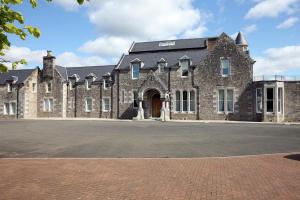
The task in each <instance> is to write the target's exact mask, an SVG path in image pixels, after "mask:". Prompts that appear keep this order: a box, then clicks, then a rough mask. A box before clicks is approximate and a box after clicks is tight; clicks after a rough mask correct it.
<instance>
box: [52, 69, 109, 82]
mask: <svg viewBox="0 0 300 200" xmlns="http://www.w3.org/2000/svg"><path fill="white" fill-rule="evenodd" d="M114 68H115V65H105V66H86V67H61V66H56V69H57V70H58V72H59V73H60V74H61V76H62V77H63V78H64V79H65V80H68V78H69V77H71V76H72V75H74V74H77V75H78V76H79V80H78V82H84V81H85V78H86V77H87V76H88V75H89V74H91V73H93V74H94V75H95V76H96V77H97V78H96V80H95V81H101V80H102V78H103V76H105V75H107V73H110V74H112V72H113V69H114Z"/></svg>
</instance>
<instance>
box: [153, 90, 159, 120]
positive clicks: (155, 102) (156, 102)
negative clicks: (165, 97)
mask: <svg viewBox="0 0 300 200" xmlns="http://www.w3.org/2000/svg"><path fill="white" fill-rule="evenodd" d="M160 109H161V100H160V96H159V94H155V95H153V97H152V117H155V118H158V117H160Z"/></svg>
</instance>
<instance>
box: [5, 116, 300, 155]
mask: <svg viewBox="0 0 300 200" xmlns="http://www.w3.org/2000/svg"><path fill="white" fill-rule="evenodd" d="M289 152H300V126H299V125H270V124H221V123H220V124H216V123H209V124H204V123H175V122H168V123H161V122H127V121H126V122H102V121H44V120H43V121H35V120H20V121H0V158H48V157H50V158H53V157H55V158H191V157H209V156H237V155H256V154H269V153H289Z"/></svg>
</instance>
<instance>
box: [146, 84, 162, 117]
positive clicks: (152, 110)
mask: <svg viewBox="0 0 300 200" xmlns="http://www.w3.org/2000/svg"><path fill="white" fill-rule="evenodd" d="M161 107H162V101H161V97H160V93H159V91H158V90H156V89H149V90H147V91H146V92H145V93H144V95H143V109H144V113H145V118H146V119H149V118H159V117H160V114H161Z"/></svg>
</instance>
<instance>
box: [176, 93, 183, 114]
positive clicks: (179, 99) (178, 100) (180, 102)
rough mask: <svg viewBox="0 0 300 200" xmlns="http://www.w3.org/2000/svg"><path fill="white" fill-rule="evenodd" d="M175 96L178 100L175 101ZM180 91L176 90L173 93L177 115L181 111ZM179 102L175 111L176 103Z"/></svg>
mask: <svg viewBox="0 0 300 200" xmlns="http://www.w3.org/2000/svg"><path fill="white" fill-rule="evenodd" d="M177 94H179V100H178V99H177ZM181 96H182V95H181V91H180V90H176V91H175V112H176V113H179V112H181V111H182V106H181ZM178 102H179V110H178V109H177V103H178Z"/></svg>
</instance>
